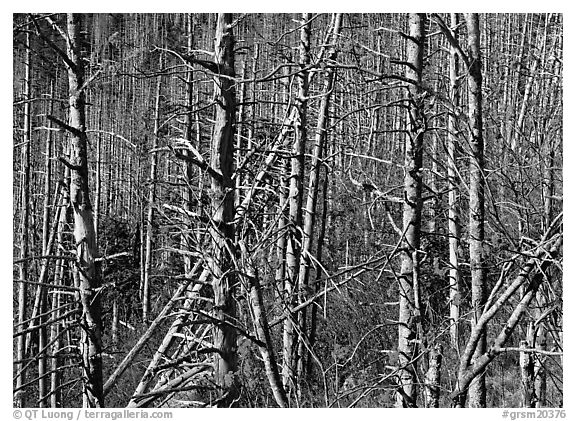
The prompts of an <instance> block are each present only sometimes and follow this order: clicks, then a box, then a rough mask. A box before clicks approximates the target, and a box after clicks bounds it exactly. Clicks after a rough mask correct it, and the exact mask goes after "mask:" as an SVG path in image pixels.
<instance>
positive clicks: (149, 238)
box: [142, 55, 163, 321]
mask: <svg viewBox="0 0 576 421" xmlns="http://www.w3.org/2000/svg"><path fill="white" fill-rule="evenodd" d="M159 61H160V63H159V67H160V69H162V63H163V57H162V55H160V59H159ZM161 94H162V75H159V76H158V79H157V80H156V102H155V105H154V133H153V134H152V136H153V138H152V154H151V157H150V180H149V183H150V184H149V187H148V189H149V190H148V211H147V213H146V242H145V247H146V248H145V255H144V278H143V282H142V319H143V320H144V321H148V318H149V313H150V269H151V267H152V249H153V247H154V244H153V243H154V206H155V202H156V175H157V172H158V153H157V151H156V149H158V136H159V127H160V95H161Z"/></svg>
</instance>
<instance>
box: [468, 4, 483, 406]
mask: <svg viewBox="0 0 576 421" xmlns="http://www.w3.org/2000/svg"><path fill="white" fill-rule="evenodd" d="M466 27H467V29H468V58H469V60H470V66H469V70H468V91H469V92H468V115H469V120H470V128H471V137H470V148H471V157H470V221H469V232H470V242H469V243H470V244H469V247H470V272H471V276H472V280H471V282H472V309H473V312H472V320H471V323H472V326H474V325H475V324H476V323H477V321H478V319H479V318H480V316H481V315H482V309H483V308H484V304H485V302H486V269H485V267H484V256H483V253H482V251H483V246H484V175H483V172H484V138H483V133H482V69H481V54H480V29H479V18H478V14H477V13H469V14H466ZM485 351H486V331H485V330H483V332H482V334H481V338H480V340H479V341H478V344H477V347H476V351H475V353H474V356H473V358H477V357H479V356H481V355H483V354H484V352H485ZM468 397H469V404H470V406H471V407H473V408H484V407H485V406H486V379H485V374H484V373H481V374H479V375H478V378H477V379H476V380H475V381H473V382H472V384H471V385H470V389H469V391H468Z"/></svg>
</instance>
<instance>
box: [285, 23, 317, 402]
mask: <svg viewBox="0 0 576 421" xmlns="http://www.w3.org/2000/svg"><path fill="white" fill-rule="evenodd" d="M309 20H310V14H309V13H303V14H302V18H301V20H300V24H301V25H302V27H301V29H300V46H299V53H300V56H299V60H298V64H299V66H300V71H299V72H298V74H297V79H298V94H297V96H296V99H295V102H296V110H297V111H296V119H295V121H294V143H293V145H292V158H291V160H290V163H291V172H290V190H289V191H290V192H289V194H288V204H289V212H288V226H287V228H288V230H287V236H288V237H287V240H286V282H285V284H284V295H285V297H284V300H285V305H286V306H288V308H291V307H294V304H295V303H296V298H297V295H298V287H299V285H298V265H299V263H300V259H301V247H302V234H301V227H302V198H303V194H304V192H303V181H304V150H305V148H306V140H307V137H308V134H307V128H306V124H307V105H308V70H307V67H308V66H309V64H310V22H309ZM299 324H300V323H299ZM297 347H298V341H297V339H296V330H295V328H294V320H293V318H292V316H290V317H287V318H286V320H285V321H284V337H283V357H284V359H283V364H282V383H283V384H284V387H285V388H286V389H287V391H288V395H290V392H291V391H292V390H297V388H298V385H297V377H298V376H297V364H298V361H297V358H298V355H297V351H298V350H297Z"/></svg>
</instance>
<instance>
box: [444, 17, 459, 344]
mask: <svg viewBox="0 0 576 421" xmlns="http://www.w3.org/2000/svg"><path fill="white" fill-rule="evenodd" d="M450 27H451V31H450V32H451V34H452V37H453V38H454V39H456V40H457V39H458V33H457V27H458V14H456V13H451V14H450ZM450 100H451V101H452V106H453V107H454V110H453V111H452V112H450V114H449V115H448V144H447V150H448V189H449V192H448V248H449V255H450V270H449V278H450V282H449V284H450V338H451V339H452V346H453V347H454V348H455V349H458V346H459V338H460V301H461V297H460V268H459V256H458V243H459V242H460V221H459V220H460V216H459V212H458V192H459V187H458V168H457V157H456V145H457V144H458V123H457V117H456V114H455V113H456V109H457V108H458V107H459V106H460V94H459V92H458V53H457V52H456V48H455V47H454V45H450Z"/></svg>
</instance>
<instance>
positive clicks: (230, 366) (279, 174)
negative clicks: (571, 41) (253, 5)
mask: <svg viewBox="0 0 576 421" xmlns="http://www.w3.org/2000/svg"><path fill="white" fill-rule="evenodd" d="M13 71H14V74H13V155H14V166H13V179H12V180H13V204H14V206H13V229H14V247H13V263H14V265H13V281H14V282H13V291H14V305H13V321H14V322H13V326H14V331H13V333H14V348H13V360H14V366H13V367H14V372H13V380H14V389H13V390H14V404H15V405H16V406H29V407H77V406H89V407H99V406H107V407H122V406H130V407H161V406H165V407H200V406H241V407H267V406H282V407H288V406H289V407H310V406H313V407H348V406H351V407H356V406H358V407H391V406H400V407H415V406H419V407H438V406H440V407H449V406H472V407H485V406H489V407H517V406H526V407H562V406H563V369H562V367H563V357H562V355H563V354H562V351H563V301H562V296H563V282H562V260H563V253H562V237H563V236H562V233H563V213H562V200H563V199H562V194H563V172H562V162H563V136H562V134H563V125H562V122H563V16H562V14H555V13H550V14H531V13H527V14H455V13H453V14H447V13H440V14H433V13H429V14H375V13H372V14H309V13H303V14H234V15H230V14H187V13H182V14H177V13H172V14H113V13H99V14H68V15H66V14H15V15H13Z"/></svg>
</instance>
